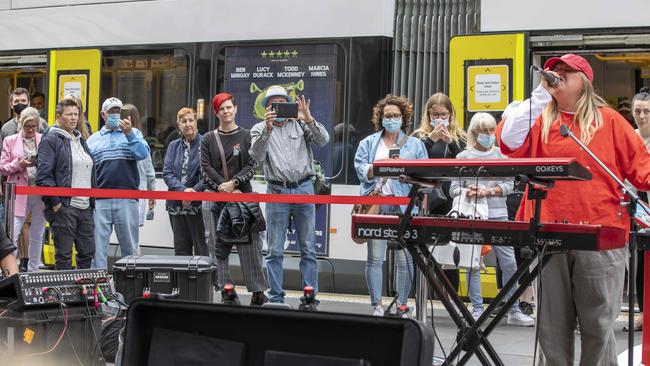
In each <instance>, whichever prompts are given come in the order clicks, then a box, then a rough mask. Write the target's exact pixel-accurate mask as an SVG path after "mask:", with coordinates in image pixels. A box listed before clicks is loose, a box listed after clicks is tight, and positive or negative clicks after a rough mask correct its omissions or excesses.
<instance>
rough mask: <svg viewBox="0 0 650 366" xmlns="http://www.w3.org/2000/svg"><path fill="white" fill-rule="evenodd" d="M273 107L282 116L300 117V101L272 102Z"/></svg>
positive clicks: (278, 115)
mask: <svg viewBox="0 0 650 366" xmlns="http://www.w3.org/2000/svg"><path fill="white" fill-rule="evenodd" d="M271 109H272V110H274V111H275V113H276V114H277V117H280V118H298V103H271Z"/></svg>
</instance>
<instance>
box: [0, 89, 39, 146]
mask: <svg viewBox="0 0 650 366" xmlns="http://www.w3.org/2000/svg"><path fill="white" fill-rule="evenodd" d="M30 105H31V99H30V96H29V91H28V90H27V89H25V88H16V89H14V91H12V92H11V94H9V108H11V110H12V112H13V118H12V119H10V120H8V121H7V122H5V124H4V125H2V129H0V144H2V141H4V139H5V137H7V136H11V135H15V134H17V133H18V124H17V123H16V118H17V117H18V116H19V115H20V112H22V111H23V110H24V109H25V108H27V107H29V106H30ZM39 126H40V127H39V131H38V132H43V130H45V129H46V128H47V121H46V120H44V119H43V118H41V119H40V122H39Z"/></svg>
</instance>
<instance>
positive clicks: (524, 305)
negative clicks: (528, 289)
mask: <svg viewBox="0 0 650 366" xmlns="http://www.w3.org/2000/svg"><path fill="white" fill-rule="evenodd" d="M519 309H521V312H522V313H524V314H526V315H528V316H533V312H534V311H533V304H531V303H529V302H526V301H520V302H519Z"/></svg>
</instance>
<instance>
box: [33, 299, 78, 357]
mask: <svg viewBox="0 0 650 366" xmlns="http://www.w3.org/2000/svg"><path fill="white" fill-rule="evenodd" d="M61 307H62V308H64V309H65V311H64V318H63V330H62V331H61V335H59V339H57V341H56V343H54V345H53V346H52V348H50V349H49V350H47V351H44V352H38V353H30V354H28V355H25V356H23V358H28V357H34V356H42V355H46V354H48V353H51V352H52V351H54V350H55V349H56V348H57V347H58V346H59V343H61V340H62V339H63V336H64V335H65V333H66V331H67V330H68V308H67V306H65V304H63V303H61Z"/></svg>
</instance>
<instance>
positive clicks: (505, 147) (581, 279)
mask: <svg viewBox="0 0 650 366" xmlns="http://www.w3.org/2000/svg"><path fill="white" fill-rule="evenodd" d="M544 69H546V70H547V71H548V72H549V73H551V74H553V75H554V76H556V77H557V78H558V79H559V82H558V83H557V85H555V86H550V85H549V83H548V82H546V81H545V80H543V79H542V81H541V83H540V85H539V86H538V87H537V88H536V89H535V90H534V91H533V93H532V95H531V100H530V102H529V101H524V102H523V103H521V104H519V105H518V106H517V107H516V109H515V110H513V111H512V112H511V113H508V115H507V117H506V118H505V120H504V123H503V124H502V125H501V126H500V128H499V129H498V130H497V136H499V137H500V142H501V143H500V146H501V151H502V152H503V153H505V154H506V155H509V156H510V157H517V158H521V157H532V158H547V157H575V158H576V159H577V160H578V161H579V162H580V164H582V165H583V166H584V167H586V168H587V169H588V170H589V171H590V172H591V174H592V179H591V180H589V181H574V182H570V181H558V182H556V184H555V187H554V188H552V189H550V190H549V191H548V197H547V198H546V199H545V200H544V203H543V204H542V213H541V221H542V222H570V223H576V224H580V223H584V224H602V225H608V226H615V227H618V228H620V229H621V230H625V231H627V229H628V227H629V218H628V215H627V214H626V213H625V210H624V209H621V207H620V206H619V202H620V196H621V191H620V189H619V188H618V185H617V184H616V182H614V181H613V180H612V179H611V178H610V177H609V176H608V175H607V174H606V173H605V172H603V170H602V169H601V168H600V167H599V166H597V164H596V163H595V162H594V161H593V160H592V159H591V158H590V157H589V155H588V154H587V153H586V152H584V151H582V149H581V148H580V147H579V146H578V145H577V144H576V143H575V142H574V141H573V140H572V139H570V138H563V137H562V136H561V134H560V126H561V125H566V126H568V127H569V129H570V130H571V131H573V133H574V134H575V135H576V136H577V137H578V138H580V140H582V142H583V143H585V144H586V145H587V146H588V147H589V148H590V149H591V150H592V151H593V152H594V153H595V154H596V155H597V156H598V157H599V158H600V159H601V160H602V161H603V162H604V163H605V164H606V165H607V166H608V167H609V169H611V170H612V171H613V172H614V173H615V174H616V175H617V176H618V177H619V178H621V179H623V178H626V179H628V180H629V181H630V182H631V183H632V184H633V185H634V186H636V187H638V188H640V189H642V190H650V184H649V180H650V154H648V151H647V150H646V148H645V145H644V143H643V141H642V140H641V138H640V137H639V135H638V134H636V133H635V132H634V130H633V129H632V127H630V125H629V123H628V122H627V121H626V120H625V119H624V118H623V117H622V116H621V115H620V114H618V113H617V112H616V111H615V110H613V109H612V108H609V107H608V106H607V104H606V103H605V102H604V101H603V99H602V98H601V97H599V96H598V95H596V94H595V93H594V88H593V85H592V83H593V79H594V73H593V70H592V68H591V66H590V65H589V63H588V62H587V60H585V59H584V58H582V57H580V56H577V55H574V54H566V55H563V56H562V57H552V58H550V59H549V60H548V61H546V63H545V64H544ZM529 120H532V121H533V122H532V126H531V123H530V122H529ZM531 214H532V201H528V200H526V199H523V200H522V204H521V206H520V208H519V212H518V214H517V218H518V219H519V220H528V219H529V218H530V217H531ZM620 244H621V245H622V244H623V243H620ZM626 258H627V250H626V249H625V248H620V249H614V250H607V251H570V252H563V253H557V254H552V255H551V258H550V259H549V261H548V264H547V265H546V267H544V269H543V270H542V274H541V281H542V282H541V287H542V288H541V293H540V295H539V297H538V300H540V301H539V306H538V318H537V322H538V326H539V343H540V346H541V348H542V353H543V356H544V358H545V361H546V363H547V364H548V365H554V366H563V365H567V366H568V365H573V364H574V358H575V355H574V347H575V346H574V345H575V342H574V337H575V329H576V326H578V325H579V326H580V335H581V343H580V344H581V353H580V365H584V366H587V365H590V366H591V365H616V364H617V362H616V345H615V339H614V332H613V325H614V322H615V320H616V318H617V316H618V314H619V311H620V308H621V294H622V290H623V277H624V272H625V260H626Z"/></svg>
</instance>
